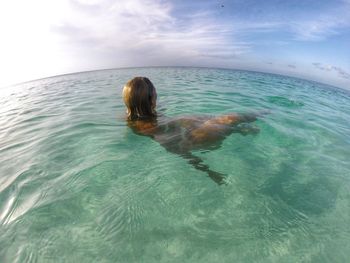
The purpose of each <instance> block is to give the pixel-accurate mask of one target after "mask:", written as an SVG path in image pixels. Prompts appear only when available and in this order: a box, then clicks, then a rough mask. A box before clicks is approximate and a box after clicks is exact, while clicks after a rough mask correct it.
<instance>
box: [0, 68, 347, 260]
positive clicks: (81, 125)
mask: <svg viewBox="0 0 350 263" xmlns="http://www.w3.org/2000/svg"><path fill="white" fill-rule="evenodd" d="M138 75H141V76H148V77H149V78H150V79H151V80H152V81H153V83H154V84H155V86H156V88H157V91H158V104H159V108H160V111H161V112H162V113H163V114H165V115H167V116H169V117H175V116H181V115H191V114H211V115H213V114H214V115H215V114H217V115H219V114H223V113H226V112H233V111H238V112H246V111H255V110H262V109H270V110H271V114H270V115H267V116H265V117H264V118H262V119H260V120H258V121H257V122H256V123H255V124H256V125H258V126H259V128H260V133H259V134H257V135H255V136H252V135H248V136H242V135H240V134H233V135H231V136H230V137H228V138H226V140H225V141H224V142H223V144H222V146H221V147H220V148H219V149H217V150H214V151H206V152H199V151H197V152H194V154H196V155H198V156H200V157H201V158H202V159H204V160H205V163H206V164H208V165H209V166H210V168H211V169H213V170H215V171H218V172H220V173H224V174H226V175H227V181H228V185H224V186H218V185H217V184H215V183H214V182H213V181H212V180H210V178H208V176H207V175H206V174H205V173H203V172H200V171H198V170H196V169H194V168H193V167H192V166H191V165H189V164H188V163H187V162H186V161H185V160H184V159H182V158H181V157H180V156H178V155H174V154H171V153H169V152H167V151H166V150H165V149H164V148H162V146H160V145H159V144H158V143H157V142H155V141H153V140H151V139H150V138H147V137H141V136H137V135H135V134H134V133H133V132H132V131H131V130H130V129H129V128H128V127H126V124H125V121H124V119H123V117H124V111H125V109H124V105H123V103H122V100H121V89H122V87H123V85H124V83H125V82H126V81H127V80H128V79H130V78H132V77H134V76H138ZM0 105H1V107H0V262H155V261H160V262H346V261H348V258H349V256H350V227H349V222H350V191H349V190H350V162H349V156H350V123H349V120H350V95H349V93H347V92H345V91H340V90H336V89H333V88H331V87H328V86H325V85H322V84H318V83H313V82H307V81H303V80H298V79H294V78H287V77H283V76H275V75H267V74H262V73H253V72H244V71H232V70H216V69H188V68H185V69H182V68H149V69H121V70H107V71H97V72H88V73H80V74H73V75H66V76H59V77H53V78H48V79H43V80H38V81H33V82H29V83H25V84H21V85H17V86H14V87H10V88H7V89H2V90H0Z"/></svg>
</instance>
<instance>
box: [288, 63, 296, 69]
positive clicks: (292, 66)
mask: <svg viewBox="0 0 350 263" xmlns="http://www.w3.org/2000/svg"><path fill="white" fill-rule="evenodd" d="M288 68H292V69H295V68H296V66H295V65H292V64H289V65H288Z"/></svg>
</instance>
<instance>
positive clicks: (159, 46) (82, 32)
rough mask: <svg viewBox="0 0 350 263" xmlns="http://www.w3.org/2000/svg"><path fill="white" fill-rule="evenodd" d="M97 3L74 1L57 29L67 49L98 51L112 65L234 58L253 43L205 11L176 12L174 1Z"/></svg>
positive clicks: (86, 51)
mask: <svg viewBox="0 0 350 263" xmlns="http://www.w3.org/2000/svg"><path fill="white" fill-rule="evenodd" d="M96 3H97V2H94V1H86V0H85V1H83V0H70V5H71V14H70V15H69V16H67V18H65V19H64V20H63V21H62V22H61V23H60V24H59V25H55V26H53V27H52V31H53V32H55V33H56V34H58V35H59V36H60V37H62V42H63V43H64V45H65V46H66V48H67V49H71V50H72V49H73V50H74V53H75V52H78V53H79V54H80V55H81V53H83V52H85V53H86V54H88V56H92V55H93V54H95V55H96V56H95V59H97V60H101V63H102V61H104V62H106V61H109V64H110V65H111V66H113V63H114V64H115V63H116V61H118V62H119V63H118V65H120V64H122V65H123V64H125V65H127V64H129V65H130V64H132V62H131V63H130V61H133V60H137V63H134V64H137V65H152V64H153V65H156V64H168V65H170V64H174V62H175V64H176V61H180V60H181V59H182V60H185V59H186V60H187V61H188V60H189V59H195V60H201V59H203V58H204V59H205V58H215V59H219V60H222V59H232V58H235V57H237V56H239V55H241V54H243V53H246V52H248V51H249V49H250V44H249V43H247V42H244V41H238V40H237V41H235V40H234V34H233V32H232V30H231V27H230V26H229V25H227V24H225V23H217V22H215V21H213V20H212V18H211V17H208V16H207V14H206V13H203V12H196V13H193V14H191V16H188V17H185V18H186V19H184V18H179V17H176V16H174V14H173V6H172V5H171V4H170V3H167V2H164V1H157V0H156V1H149V0H142V1H141V0H119V1H118V2H116V1H112V0H102V1H100V2H98V5H97V4H96ZM79 50H80V51H79ZM141 57H142V59H143V61H141V62H140V60H141ZM120 62H121V63H120Z"/></svg>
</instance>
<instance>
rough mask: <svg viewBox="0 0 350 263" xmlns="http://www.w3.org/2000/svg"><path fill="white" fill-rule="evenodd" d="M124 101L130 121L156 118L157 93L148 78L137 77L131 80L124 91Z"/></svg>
mask: <svg viewBox="0 0 350 263" xmlns="http://www.w3.org/2000/svg"><path fill="white" fill-rule="evenodd" d="M123 99H124V103H125V105H126V107H127V113H128V118H129V119H131V120H135V119H139V118H152V117H155V116H156V112H155V108H156V100H157V92H156V89H155V88H154V86H153V84H152V82H151V81H150V80H149V79H148V78H145V77H136V78H133V79H131V80H129V81H128V82H127V83H126V84H125V86H124V89H123Z"/></svg>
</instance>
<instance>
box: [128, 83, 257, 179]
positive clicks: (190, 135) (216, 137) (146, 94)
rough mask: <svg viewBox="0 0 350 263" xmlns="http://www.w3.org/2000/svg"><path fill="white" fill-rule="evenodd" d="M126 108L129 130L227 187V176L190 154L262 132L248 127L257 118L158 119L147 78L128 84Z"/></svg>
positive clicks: (196, 117)
mask: <svg viewBox="0 0 350 263" xmlns="http://www.w3.org/2000/svg"><path fill="white" fill-rule="evenodd" d="M123 99H124V103H125V105H126V107H127V123H128V126H129V127H130V128H131V129H132V130H133V131H134V132H135V133H136V134H139V135H143V136H148V137H150V138H152V139H154V140H155V141H157V142H159V143H160V145H162V146H163V147H164V148H165V149H166V150H167V151H169V152H172V153H176V154H178V155H180V156H182V157H183V158H185V159H186V160H188V162H189V163H190V164H191V165H193V166H194V167H195V168H196V169H198V170H200V171H203V172H206V173H207V174H208V175H209V177H210V178H211V179H213V180H214V181H215V182H216V183H218V184H223V183H224V178H225V175H224V174H221V173H219V172H215V171H213V170H211V169H210V168H209V166H208V165H206V164H204V163H203V160H202V159H201V158H200V157H197V156H195V155H193V154H192V153H191V151H192V150H194V149H196V150H197V149H215V148H218V147H220V144H221V142H222V141H223V140H224V139H225V137H226V136H228V135H230V134H231V133H234V132H238V133H241V134H243V135H246V134H249V133H257V132H259V130H258V128H256V127H252V126H249V125H247V123H249V122H253V121H255V120H256V117H257V114H236V113H232V114H226V115H222V116H217V117H210V116H191V117H178V118H172V119H168V118H165V117H163V116H161V115H157V112H156V102H157V92H156V89H155V87H154V86H153V84H152V82H151V81H150V80H149V79H148V78H146V77H136V78H133V79H132V80H129V81H128V82H127V83H126V85H125V86H124V89H123Z"/></svg>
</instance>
